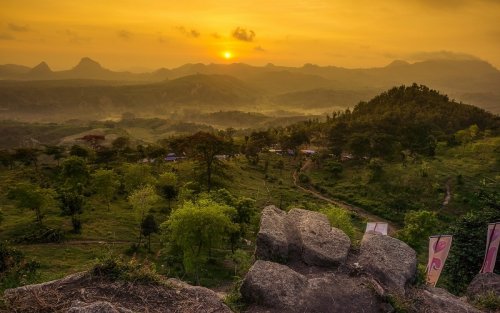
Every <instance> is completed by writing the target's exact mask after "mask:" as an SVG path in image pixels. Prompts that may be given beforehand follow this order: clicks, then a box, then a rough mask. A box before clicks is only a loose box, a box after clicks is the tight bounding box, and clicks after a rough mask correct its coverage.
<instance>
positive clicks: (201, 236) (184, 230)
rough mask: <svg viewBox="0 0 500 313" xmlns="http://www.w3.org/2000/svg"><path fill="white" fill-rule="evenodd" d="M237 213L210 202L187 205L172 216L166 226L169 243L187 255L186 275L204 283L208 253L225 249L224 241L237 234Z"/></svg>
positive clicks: (207, 199)
mask: <svg viewBox="0 0 500 313" xmlns="http://www.w3.org/2000/svg"><path fill="white" fill-rule="evenodd" d="M235 214H236V210H235V209H234V208H232V207H230V206H228V205H224V204H221V203H217V202H215V201H213V200H211V199H209V198H202V199H199V200H198V201H196V202H190V201H186V202H184V203H183V205H182V206H181V207H180V208H178V209H177V210H175V211H174V212H172V214H171V215H170V217H169V219H168V220H167V222H165V224H164V225H163V226H164V228H165V229H166V231H167V233H166V237H167V239H168V240H169V241H170V242H171V243H172V244H174V245H176V246H178V247H179V248H180V249H181V251H182V254H183V264H184V268H185V269H186V271H187V272H188V273H190V274H194V276H195V279H196V282H197V283H198V284H199V282H200V275H199V272H200V268H201V267H202V266H203V265H204V264H205V262H206V260H207V258H206V256H207V255H208V250H209V249H210V248H211V247H214V246H221V245H222V244H223V242H224V239H225V238H227V237H228V235H229V234H231V233H232V232H234V229H235V228H236V225H235V224H234V223H233V222H232V221H231V217H232V216H233V215H235Z"/></svg>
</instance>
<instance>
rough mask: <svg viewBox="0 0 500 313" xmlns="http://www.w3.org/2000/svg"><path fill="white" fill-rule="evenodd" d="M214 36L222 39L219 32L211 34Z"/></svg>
mask: <svg viewBox="0 0 500 313" xmlns="http://www.w3.org/2000/svg"><path fill="white" fill-rule="evenodd" d="M210 35H211V36H212V37H214V38H215V39H221V35H219V34H217V33H212V34H210Z"/></svg>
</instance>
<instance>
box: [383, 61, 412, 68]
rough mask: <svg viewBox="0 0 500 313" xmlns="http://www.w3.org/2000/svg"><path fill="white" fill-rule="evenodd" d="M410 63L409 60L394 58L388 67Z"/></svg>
mask: <svg viewBox="0 0 500 313" xmlns="http://www.w3.org/2000/svg"><path fill="white" fill-rule="evenodd" d="M408 65H411V64H410V63H409V62H407V61H404V60H394V61H392V62H391V63H389V64H388V65H387V66H386V67H402V66H408Z"/></svg>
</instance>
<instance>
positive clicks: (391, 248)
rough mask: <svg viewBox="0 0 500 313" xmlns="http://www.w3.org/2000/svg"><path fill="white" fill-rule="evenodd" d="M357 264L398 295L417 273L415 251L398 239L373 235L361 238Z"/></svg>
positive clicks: (402, 292)
mask: <svg viewBox="0 0 500 313" xmlns="http://www.w3.org/2000/svg"><path fill="white" fill-rule="evenodd" d="M358 262H359V265H360V266H361V267H362V268H363V270H364V271H366V272H367V273H369V274H371V275H372V276H373V277H375V278H376V279H377V280H378V281H379V282H380V283H381V284H382V285H383V286H385V287H387V289H389V290H390V291H392V292H395V293H400V294H404V292H405V287H406V285H407V284H408V283H409V282H410V281H411V280H412V279H413V278H414V277H415V274H416V271H417V254H416V253H415V250H413V249H412V248H410V247H409V246H408V245H407V244H405V243H404V242H402V241H400V240H398V239H395V238H392V237H389V236H383V235H379V234H375V233H368V234H365V236H364V237H363V240H362V241H361V251H360V255H359V258H358Z"/></svg>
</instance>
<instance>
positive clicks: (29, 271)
mask: <svg viewBox="0 0 500 313" xmlns="http://www.w3.org/2000/svg"><path fill="white" fill-rule="evenodd" d="M39 267H40V264H39V263H38V262H35V261H28V260H26V259H25V257H24V254H23V253H22V252H21V251H18V250H16V249H14V248H11V247H9V246H7V244H5V243H3V242H2V243H0V291H3V290H5V289H7V288H14V287H18V286H21V285H26V284H29V283H31V282H33V281H34V280H35V278H36V275H37V273H36V271H37V269H38V268H39Z"/></svg>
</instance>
